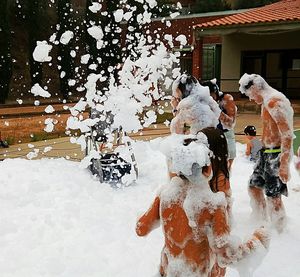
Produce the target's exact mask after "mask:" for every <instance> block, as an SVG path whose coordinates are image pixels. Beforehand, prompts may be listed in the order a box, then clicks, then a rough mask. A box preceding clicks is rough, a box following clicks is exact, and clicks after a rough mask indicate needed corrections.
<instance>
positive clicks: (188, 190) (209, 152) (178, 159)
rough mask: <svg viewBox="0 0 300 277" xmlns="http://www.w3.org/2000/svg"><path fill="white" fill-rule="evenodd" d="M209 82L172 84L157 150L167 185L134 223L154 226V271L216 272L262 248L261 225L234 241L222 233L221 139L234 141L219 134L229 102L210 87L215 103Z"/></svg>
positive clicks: (143, 231)
mask: <svg viewBox="0 0 300 277" xmlns="http://www.w3.org/2000/svg"><path fill="white" fill-rule="evenodd" d="M215 86H216V84H215V83H214V82H212V85H210V86H208V87H205V86H202V85H201V84H200V83H199V82H198V81H197V80H196V79H195V78H194V77H192V76H189V75H186V74H183V75H182V76H180V77H179V78H178V79H177V80H176V81H175V82H174V85H173V99H172V102H171V104H172V106H173V114H174V119H173V120H172V122H171V134H172V135H171V136H170V138H168V139H167V142H166V143H167V144H168V150H167V151H165V154H166V156H167V161H168V168H169V176H170V182H169V183H168V184H166V185H164V186H163V187H162V188H161V189H160V191H159V193H158V195H157V196H156V198H155V199H154V201H153V203H152V205H151V206H150V208H149V210H148V211H147V212H146V213H145V214H144V215H143V216H141V217H140V219H139V220H138V222H137V226H136V232H137V234H138V235H139V236H145V235H147V234H148V233H149V232H151V230H152V229H153V228H155V227H156V226H157V223H158V222H160V223H161V226H162V228H163V233H164V237H165V245H164V247H163V250H162V255H161V266H160V275H161V276H168V277H175V276H176V277H183V276H191V277H194V276H195V277H196V276H197V277H199V276H201V277H222V276H225V273H226V266H227V265H230V264H235V263H238V262H239V261H240V260H242V259H244V258H245V257H247V256H249V255H251V253H254V252H256V250H257V249H267V248H268V242H269V235H268V233H267V231H266V230H265V229H264V228H259V229H257V230H255V231H254V233H253V235H252V236H251V237H250V239H249V240H248V241H246V242H245V243H241V244H239V245H236V244H235V243H233V241H232V239H231V236H230V222H231V217H232V216H231V207H232V205H231V189H230V183H229V171H230V166H231V163H232V160H233V158H234V156H233V155H231V156H230V146H229V144H231V146H235V144H234V143H233V142H232V141H231V137H230V136H226V133H227V132H229V131H232V130H233V127H234V123H235V115H236V107H235V105H234V102H233V98H232V96H231V95H228V96H226V97H224V96H223V97H220V96H221V95H220V93H219V92H218V96H219V97H220V99H221V100H220V99H217V98H215V99H214V98H213V97H211V93H212V91H213V92H215ZM216 100H218V102H216ZM222 101H223V102H225V104H227V106H226V105H225V107H227V110H226V108H224V106H222V104H224V103H221V102H222ZM222 123H223V124H222ZM220 124H221V125H222V126H221V128H220V127H218V125H220ZM245 134H246V136H247V138H249V142H248V144H247V155H249V156H250V157H251V159H253V160H255V159H257V152H258V150H259V148H260V147H261V145H259V140H257V139H256V138H255V135H256V130H255V128H254V127H253V126H247V127H246V128H245ZM233 154H235V153H233ZM230 160H231V161H230ZM228 161H229V163H228ZM220 192H221V193H220Z"/></svg>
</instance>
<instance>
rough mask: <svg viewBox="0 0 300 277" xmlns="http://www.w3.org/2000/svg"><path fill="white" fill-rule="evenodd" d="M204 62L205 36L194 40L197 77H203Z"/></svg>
mask: <svg viewBox="0 0 300 277" xmlns="http://www.w3.org/2000/svg"><path fill="white" fill-rule="evenodd" d="M202 62H203V38H202V37H201V38H197V39H195V40H194V50H193V76H195V77H196V78H197V79H201V77H202Z"/></svg>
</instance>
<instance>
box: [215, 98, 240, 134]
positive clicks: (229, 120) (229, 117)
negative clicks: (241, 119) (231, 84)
mask: <svg viewBox="0 0 300 277" xmlns="http://www.w3.org/2000/svg"><path fill="white" fill-rule="evenodd" d="M223 101H224V108H225V110H226V113H224V112H221V114H220V118H219V119H220V121H221V123H222V125H223V126H224V127H225V128H228V129H231V128H233V127H234V124H235V117H236V112H237V108H236V105H235V103H234V100H233V97H232V96H231V95H230V94H225V96H224V98H223Z"/></svg>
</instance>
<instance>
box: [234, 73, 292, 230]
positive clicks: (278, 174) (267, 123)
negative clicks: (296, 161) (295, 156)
mask: <svg viewBox="0 0 300 277" xmlns="http://www.w3.org/2000/svg"><path fill="white" fill-rule="evenodd" d="M239 84H240V91H241V92H242V93H244V94H246V95H247V96H248V97H249V99H250V100H254V101H255V102H256V103H257V104H258V105H261V119H262V125H263V129H262V144H263V151H261V154H260V156H259V161H258V162H257V163H256V165H255V168H254V171H253V174H252V175H251V177H250V180H249V195H250V198H251V201H250V203H251V205H252V208H253V212H255V213H256V214H257V215H258V216H260V217H262V219H267V210H266V206H267V205H266V199H265V197H264V192H265V194H266V196H267V201H268V204H269V207H270V208H269V209H268V210H269V211H270V217H271V220H272V222H273V224H274V226H275V228H276V229H277V231H278V232H279V233H280V232H282V231H283V229H284V227H285V224H286V214H285V209H284V205H283V202H282V199H281V195H282V194H283V195H285V196H287V185H286V184H287V181H288V180H289V178H290V172H289V164H290V161H291V153H292V145H293V115H294V111H293V108H292V106H291V103H290V101H289V100H288V99H287V98H286V96H285V95H284V94H283V93H281V92H279V91H277V90H276V89H274V88H272V87H271V86H269V85H268V83H267V82H266V81H265V80H264V79H263V78H262V77H261V76H260V75H257V74H250V75H249V74H247V73H245V74H244V75H243V76H242V77H241V79H240V81H239Z"/></svg>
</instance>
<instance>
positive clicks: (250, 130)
mask: <svg viewBox="0 0 300 277" xmlns="http://www.w3.org/2000/svg"><path fill="white" fill-rule="evenodd" d="M244 134H245V135H246V136H251V137H255V136H256V128H255V127H254V126H252V125H248V126H246V127H245V129H244Z"/></svg>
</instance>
